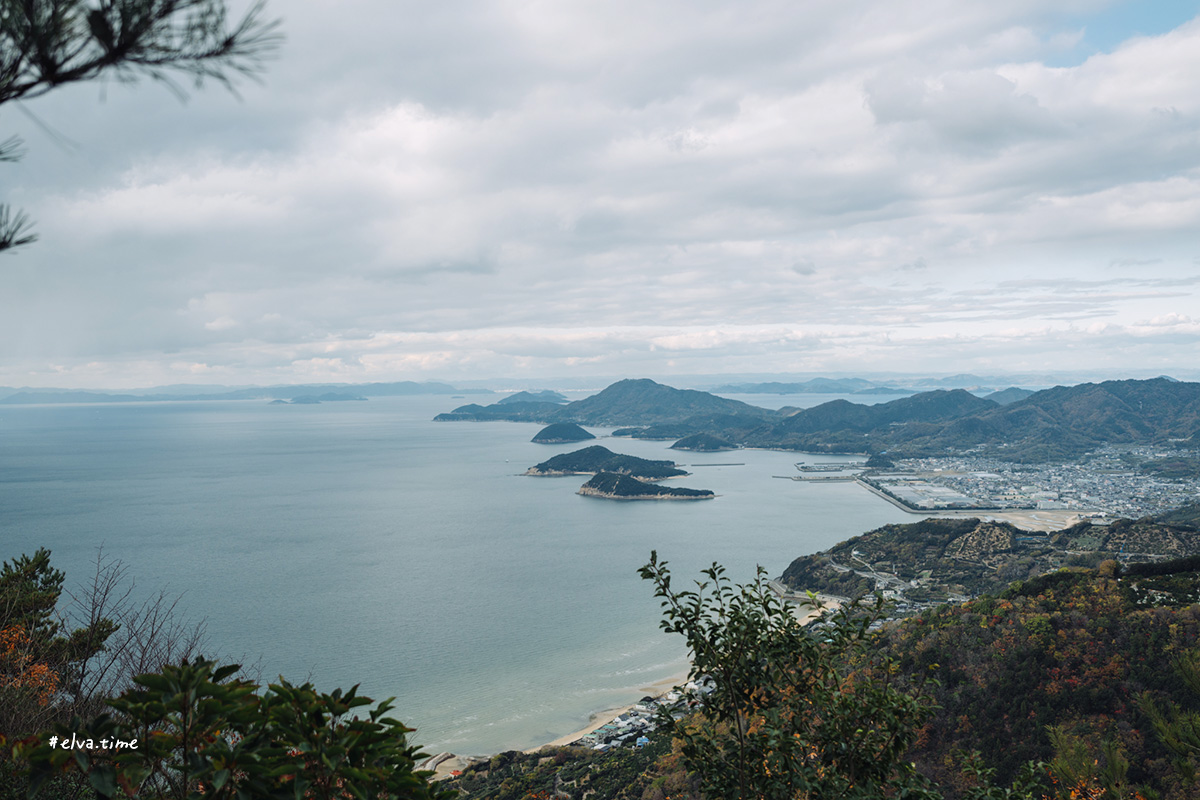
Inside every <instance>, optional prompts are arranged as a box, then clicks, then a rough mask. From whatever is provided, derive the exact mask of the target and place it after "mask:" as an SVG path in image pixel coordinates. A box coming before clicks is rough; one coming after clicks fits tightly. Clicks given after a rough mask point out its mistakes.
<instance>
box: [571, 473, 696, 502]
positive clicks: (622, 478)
mask: <svg viewBox="0 0 1200 800" xmlns="http://www.w3.org/2000/svg"><path fill="white" fill-rule="evenodd" d="M578 494H582V495H584V496H587V497H604V498H607V499H610V500H709V499H711V498H713V497H716V495H715V494H714V493H713V492H712V490H710V489H686V488H684V487H682V486H656V485H654V484H651V483H645V482H644V481H640V480H638V479H637V478H631V477H629V476H628V475H617V474H615V473H612V472H597V473H596V474H595V475H594V476H593V477H592V479H591V480H590V481H588V482H587V483H585V484H584V485H583V486H581V487H580V488H579V492H578Z"/></svg>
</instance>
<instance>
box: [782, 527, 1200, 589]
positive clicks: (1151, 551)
mask: <svg viewBox="0 0 1200 800" xmlns="http://www.w3.org/2000/svg"><path fill="white" fill-rule="evenodd" d="M1185 514H1186V512H1184V511H1181V512H1180V514H1179V517H1176V518H1179V519H1183V518H1187V517H1185V516H1184V515H1185ZM1193 553H1200V532H1198V531H1197V530H1195V529H1194V528H1188V527H1186V526H1183V525H1178V524H1170V523H1168V522H1164V521H1162V519H1161V518H1159V517H1144V518H1142V519H1139V520H1127V519H1119V520H1114V521H1113V522H1112V523H1110V524H1108V525H1092V524H1090V523H1088V522H1081V523H1079V524H1078V525H1074V526H1072V527H1070V528H1066V529H1064V530H1061V531H1057V532H1055V533H1053V534H1045V533H1040V532H1036V531H1025V530H1021V529H1020V528H1017V527H1015V526H1014V525H1011V524H1009V523H1006V522H987V521H981V520H978V519H926V520H922V521H921V522H914V523H908V524H904V525H885V526H883V527H882V528H877V529H875V530H873V531H868V532H867V533H864V534H861V535H860V536H855V537H853V538H851V539H848V540H846V541H844V542H841V543H840V544H837V545H835V546H834V547H831V548H829V549H828V550H825V551H822V552H820V553H814V554H812V555H807V556H801V557H800V558H797V559H795V560H794V561H793V562H792V563H791V564H789V565H788V567H787V569H786V570H784V572H783V576H782V577H781V578H780V581H781V582H782V583H784V584H785V585H786V586H788V587H790V588H792V589H795V590H797V591H815V592H822V593H826V594H832V595H838V596H842V597H851V598H853V597H861V596H863V595H865V594H869V593H871V592H873V591H876V589H888V590H890V591H894V592H896V593H897V594H898V596H899V597H902V598H904V599H907V600H915V601H922V602H923V601H929V600H946V599H949V598H950V597H951V596H954V595H959V596H967V597H973V596H976V595H980V594H985V593H995V592H1000V591H1003V590H1004V589H1006V588H1007V587H1008V585H1009V584H1010V583H1012V582H1013V581H1017V580H1023V579H1026V578H1029V577H1033V576H1036V575H1041V574H1043V573H1046V572H1049V571H1051V570H1055V569H1059V568H1060V567H1064V566H1095V565H1097V564H1099V563H1100V562H1101V561H1103V560H1104V559H1106V558H1115V557H1117V556H1120V557H1121V558H1123V559H1125V560H1127V561H1153V560H1162V559H1166V558H1175V557H1179V556H1184V555H1189V554H1193Z"/></svg>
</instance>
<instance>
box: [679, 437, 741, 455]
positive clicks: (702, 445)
mask: <svg viewBox="0 0 1200 800" xmlns="http://www.w3.org/2000/svg"><path fill="white" fill-rule="evenodd" d="M671 449H672V450H694V451H696V452H697V453H718V452H720V451H722V450H736V449H737V445H736V444H733V443H732V442H727V441H725V440H724V439H722V438H721V437H719V436H713V435H712V434H711V433H693V434H692V435H691V436H685V437H683V438H682V439H680V440H679V441H678V442H676V443H675V444H673V445H671Z"/></svg>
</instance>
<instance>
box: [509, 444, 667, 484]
mask: <svg viewBox="0 0 1200 800" xmlns="http://www.w3.org/2000/svg"><path fill="white" fill-rule="evenodd" d="M599 472H611V473H615V474H618V475H627V476H630V477H633V478H640V479H642V480H648V481H659V480H663V479H665V478H676V477H679V476H682V475H687V474H689V473H688V472H686V471H685V470H682V469H679V468H678V467H677V466H676V465H675V462H674V461H666V460H662V461H657V460H651V459H647V458H638V457H637V456H627V455H623V454H621V453H614V452H613V451H611V450H609V449H608V448H607V447H604V446H603V445H599V444H594V445H592V446H591V447H585V448H583V449H582V450H576V451H574V452H571V453H562V454H560V455H557V456H554V457H553V458H549V459H547V460H545V461H543V462H542V463H540V464H536V465H534V466H532V467H530V468H529V469H528V470H526V472H525V474H526V475H541V476H545V475H551V476H557V475H589V474H592V473H599Z"/></svg>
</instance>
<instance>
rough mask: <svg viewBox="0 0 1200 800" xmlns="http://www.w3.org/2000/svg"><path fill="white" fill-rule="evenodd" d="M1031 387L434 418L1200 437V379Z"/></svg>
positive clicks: (523, 406)
mask: <svg viewBox="0 0 1200 800" xmlns="http://www.w3.org/2000/svg"><path fill="white" fill-rule="evenodd" d="M1026 392H1027V390H1015V391H1009V390H1006V391H1005V392H1003V393H1000V395H1001V396H999V397H997V398H996V399H995V400H993V399H991V398H988V397H978V396H976V395H974V394H971V393H970V392H968V391H966V390H963V389H953V390H940V389H939V390H934V391H929V392H921V393H919V394H914V395H912V396H910V397H904V398H900V399H898V400H892V401H891V402H887V403H878V404H876V405H863V404H858V403H851V402H849V401H847V400H834V401H831V402H828V403H822V404H821V405H818V406H814V407H812V408H808V409H804V410H801V411H795V412H788V411H772V410H769V409H765V408H759V407H757V406H752V405H749V404H747V403H742V402H740V401H737V400H730V399H727V398H723V397H717V396H716V395H713V394H710V393H708V392H700V391H695V390H690V389H689V390H683V389H675V388H672V387H670V386H664V385H662V384H659V383H655V382H654V381H651V380H647V379H641V380H622V381H618V382H616V383H614V384H612V385H611V386H609V387H608V388H606V389H604V390H603V391H601V392H599V393H598V394H595V395H592V396H591V397H588V398H585V399H583V400H577V401H575V402H573V403H567V404H566V405H559V404H556V403H544V402H528V403H520V402H516V403H507V404H503V405H501V404H496V405H491V406H480V405H476V404H472V405H467V406H462V407H460V408H456V409H455V410H454V411H452V412H448V413H445V414H439V415H438V416H437V417H436V419H438V420H441V421H452V420H516V421H533V422H545V423H551V422H574V423H577V424H587V425H602V426H635V427H633V428H630V429H625V430H622V431H620V434H622V435H631V436H634V437H636V438H648V439H671V440H674V439H683V438H685V437H689V436H693V435H695V434H708V435H710V436H714V437H718V438H720V439H723V440H725V441H727V442H730V443H732V444H735V445H740V446H744V447H763V448H772V449H783V450H802V451H808V452H830V453H872V454H875V453H888V454H889V455H891V456H892V457H904V456H911V457H915V456H928V455H944V454H946V453H948V452H962V451H965V450H975V451H978V452H980V453H983V454H987V455H990V456H993V457H997V458H1001V459H1004V460H1009V461H1028V462H1045V461H1058V460H1065V459H1071V458H1074V457H1077V456H1079V455H1081V454H1082V453H1085V452H1087V451H1089V450H1093V449H1095V448H1097V447H1099V446H1101V445H1103V444H1105V443H1110V444H1128V445H1132V444H1155V445H1172V444H1184V445H1185V446H1197V445H1198V444H1200V383H1185V382H1181V381H1176V380H1172V379H1170V378H1153V379H1151V380H1123V381H1105V382H1103V383H1085V384H1080V385H1078V386H1056V387H1054V388H1052V389H1046V390H1043V391H1040V392H1031V393H1028V394H1025V393H1026ZM1023 395H1024V396H1023ZM998 401H999V402H998Z"/></svg>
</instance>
